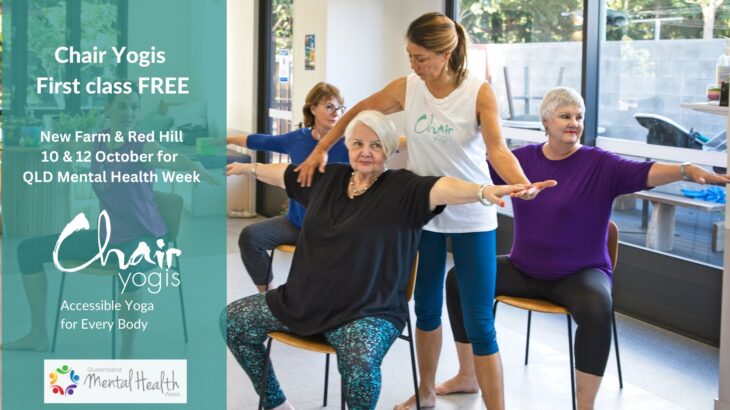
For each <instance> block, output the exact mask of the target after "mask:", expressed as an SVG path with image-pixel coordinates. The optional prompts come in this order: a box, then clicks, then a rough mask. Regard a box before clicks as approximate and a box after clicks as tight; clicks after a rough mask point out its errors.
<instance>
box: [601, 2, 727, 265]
mask: <svg viewBox="0 0 730 410" xmlns="http://www.w3.org/2000/svg"><path fill="white" fill-rule="evenodd" d="M722 3H723V2H719V1H698V0H672V1H655V0H652V1H649V0H644V1H641V0H632V1H631V2H627V1H623V0H605V4H604V6H605V7H606V8H607V9H608V10H611V11H612V12H613V13H615V14H616V15H620V16H622V17H621V18H622V21H621V24H620V25H617V26H615V27H609V28H607V29H606V32H605V38H604V41H602V42H601V45H600V47H601V53H600V70H601V72H600V80H599V87H600V93H599V95H600V99H599V109H598V114H599V116H598V123H599V126H600V127H602V128H603V129H605V134H603V137H605V138H598V141H597V145H599V146H604V145H605V146H606V147H607V148H609V149H611V150H612V151H614V152H618V153H620V154H626V155H637V154H638V155H640V156H639V157H636V158H638V159H641V160H643V159H652V160H660V161H668V162H672V161H676V162H681V161H685V160H687V159H688V158H691V160H692V161H693V162H697V163H700V164H703V165H705V166H706V167H707V168H710V167H711V166H713V165H714V166H715V167H716V168H717V169H719V168H720V167H722V166H724V164H725V161H726V159H725V154H724V151H725V149H726V144H724V143H722V142H723V141H724V140H726V138H727V137H726V134H725V125H726V123H725V121H726V120H725V117H723V116H717V115H709V114H706V113H702V112H697V111H693V110H691V109H688V108H686V106H685V107H683V103H692V102H702V101H707V97H706V92H707V87H708V85H709V84H712V83H714V82H715V64H716V62H717V59H718V57H719V56H720V55H721V54H722V53H723V51H724V48H725V39H724V38H723V37H727V36H728V35H730V26H729V24H730V4H726V5H722ZM713 138H714V140H713ZM612 139H620V140H631V142H629V141H625V142H618V141H615V140H612ZM663 146H667V147H672V148H673V149H670V150H666V149H663V148H664V147H663ZM683 149H684V150H692V151H684V150H683ZM718 150H719V151H722V152H723V153H722V154H718V153H717V152H716V151H718ZM713 154H714V155H713ZM663 194H669V195H670V196H669V197H666V198H665V197H663V196H662V195H663ZM724 195H725V192H724V190H721V189H719V188H708V187H706V186H701V185H697V184H694V183H689V182H677V183H674V184H670V185H667V186H663V187H659V188H656V189H654V190H652V191H651V192H647V193H645V194H644V195H642V196H641V197H640V198H638V199H637V198H627V199H624V200H623V201H621V203H619V204H617V205H616V206H615V211H614V216H613V217H614V219H615V220H616V221H617V222H618V223H619V226H620V227H621V232H622V236H621V239H622V240H624V241H628V242H631V243H635V244H637V245H643V246H647V247H649V248H652V249H656V250H660V251H665V252H669V253H672V254H675V255H678V256H683V257H687V258H690V259H694V260H698V261H702V262H707V263H710V264H714V265H718V266H721V265H722V263H723V262H722V261H723V254H722V235H720V234H721V233H722V232H723V231H724V227H723V225H722V221H723V219H724V212H725V207H724V202H725V201H724Z"/></svg>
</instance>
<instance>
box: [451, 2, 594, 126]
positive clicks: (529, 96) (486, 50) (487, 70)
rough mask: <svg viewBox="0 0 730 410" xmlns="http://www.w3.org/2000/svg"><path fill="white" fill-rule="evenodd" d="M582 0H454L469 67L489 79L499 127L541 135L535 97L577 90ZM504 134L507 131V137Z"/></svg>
mask: <svg viewBox="0 0 730 410" xmlns="http://www.w3.org/2000/svg"><path fill="white" fill-rule="evenodd" d="M581 4H582V2H581V1H579V0H570V1H561V2H542V1H483V0H481V1H480V0H460V1H459V8H458V18H459V19H460V21H461V23H462V24H463V25H464V28H466V31H467V33H468V35H469V39H470V41H471V44H470V49H469V59H468V62H469V69H470V70H471V71H472V72H473V73H478V74H479V75H482V76H483V78H484V79H486V80H490V82H491V84H492V88H493V89H494V91H495V93H496V94H497V97H498V100H499V105H500V112H501V114H502V118H503V119H504V120H505V126H506V127H509V128H520V129H528V130H533V131H536V132H535V133H534V136H535V138H540V135H541V133H540V132H539V129H540V121H539V115H538V107H539V105H540V100H541V96H542V95H544V94H545V92H546V91H547V90H549V89H550V88H552V87H555V86H556V85H563V86H569V87H574V88H577V89H580V84H581V64H580V61H581V33H582V30H583V21H582V11H581ZM508 136H509V135H508Z"/></svg>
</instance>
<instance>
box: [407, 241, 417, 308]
mask: <svg viewBox="0 0 730 410" xmlns="http://www.w3.org/2000/svg"><path fill="white" fill-rule="evenodd" d="M416 273H418V252H416V257H415V258H413V264H412V265H411V277H410V278H408V286H406V302H410V301H411V298H413V289H414V288H415V287H416Z"/></svg>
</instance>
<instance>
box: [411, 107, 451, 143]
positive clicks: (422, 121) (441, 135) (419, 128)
mask: <svg viewBox="0 0 730 410" xmlns="http://www.w3.org/2000/svg"><path fill="white" fill-rule="evenodd" d="M413 131H414V132H415V133H416V134H422V133H424V132H426V133H429V134H432V135H433V137H434V138H435V139H438V140H445V139H446V137H449V136H451V134H453V133H454V127H452V126H450V125H449V124H439V123H434V121H433V114H430V115H427V114H423V115H421V116H420V117H418V119H417V120H416V123H415V124H414V125H413ZM442 142H443V141H442Z"/></svg>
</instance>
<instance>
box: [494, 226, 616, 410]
mask: <svg viewBox="0 0 730 410" xmlns="http://www.w3.org/2000/svg"><path fill="white" fill-rule="evenodd" d="M608 254H609V256H610V257H611V266H612V268H613V269H614V270H615V269H616V261H617V260H618V259H617V258H618V227H617V226H616V224H615V223H613V222H609V223H608ZM499 303H504V304H507V305H510V306H514V307H517V308H520V309H525V310H527V341H526V343H525V365H527V360H528V357H529V353H530V325H531V323H532V312H533V311H534V312H542V313H555V314H560V315H565V316H566V317H567V319H568V352H569V355H570V388H571V391H572V394H573V396H572V402H573V410H575V409H576V396H575V371H574V364H573V362H574V360H573V321H572V317H571V316H570V312H568V310H567V309H566V308H565V307H563V306H560V305H558V304H557V303H553V302H550V301H548V300H544V299H533V298H519V297H513V296H505V295H499V296H497V297H496V298H495V301H494V315H495V317H496V315H497V304H499ZM611 321H612V328H613V343H614V347H615V349H616V366H617V367H618V382H619V386H620V387H621V388H622V389H623V387H624V382H623V377H622V375H621V357H620V356H619V350H618V333H617V332H616V312H615V310H612V311H611Z"/></svg>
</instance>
